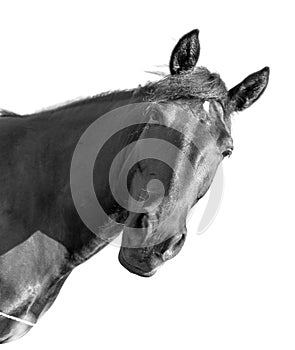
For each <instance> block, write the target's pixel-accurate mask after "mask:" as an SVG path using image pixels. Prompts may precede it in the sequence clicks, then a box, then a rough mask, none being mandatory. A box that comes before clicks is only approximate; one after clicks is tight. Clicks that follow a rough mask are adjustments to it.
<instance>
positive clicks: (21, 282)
mask: <svg viewBox="0 0 295 350" xmlns="http://www.w3.org/2000/svg"><path fill="white" fill-rule="evenodd" d="M199 51H200V50H199V43H198V31H192V32H190V33H188V34H187V35H185V36H184V37H183V38H181V39H180V41H179V43H178V44H177V46H176V47H175V49H174V50H173V52H172V56H171V60H170V70H171V76H169V77H168V78H167V79H163V80H162V81H160V82H159V83H155V84H154V83H151V84H148V85H146V86H145V87H142V88H141V87H140V88H138V89H134V90H130V91H121V92H120V91H119V92H113V93H109V94H105V95H101V96H98V97H95V98H91V99H86V100H83V101H79V102H74V103H70V104H68V105H65V106H63V107H58V108H55V109H52V110H45V111H41V112H39V113H35V114H31V115H26V116H17V115H15V114H13V115H9V114H6V115H5V116H2V118H1V119H0V166H1V173H0V184H1V185H0V240H1V246H0V312H3V313H6V314H7V315H10V316H15V317H18V318H19V319H22V320H24V321H28V322H32V323H35V322H36V321H37V320H38V318H39V317H40V316H41V315H43V314H44V312H45V311H46V310H47V309H48V308H49V307H50V305H51V304H52V303H53V301H54V300H55V298H56V296H57V295H58V292H59V290H60V288H61V287H62V285H63V283H64V281H65V280H66V278H67V277H68V276H69V274H70V273H71V271H72V270H73V269H74V268H75V267H76V266H77V265H79V264H80V263H82V262H84V261H85V260H87V259H89V258H90V257H91V256H92V255H93V254H96V253H97V252H98V251H99V250H101V249H102V248H104V247H105V246H106V245H107V244H108V243H109V242H111V241H112V240H113V239H114V238H116V237H117V236H118V235H119V234H120V233H121V232H123V238H122V247H121V249H120V253H119V260H120V262H121V264H122V265H123V266H124V267H125V268H127V269H128V270H129V271H130V272H132V273H136V274H138V275H140V276H151V275H153V274H154V273H155V271H156V270H157V269H158V267H159V266H161V265H162V264H163V262H165V261H167V260H169V259H171V258H172V257H174V256H175V255H176V254H177V253H178V252H179V251H180V249H181V247H182V245H183V243H184V241H185V237H186V227H185V219H186V216H187V213H188V211H189V210H190V208H191V207H192V206H193V205H194V204H195V203H196V202H197V201H198V200H199V199H200V198H201V197H202V196H203V195H204V194H205V193H206V191H207V190H208V188H209V186H210V184H211V182H212V180H213V177H214V174H215V172H216V169H217V167H218V165H219V164H220V162H221V161H222V159H223V158H224V157H225V156H227V155H229V154H230V153H231V152H232V149H233V146H232V138H231V135H230V115H231V113H232V112H234V111H239V110H242V109H244V108H247V107H248V106H250V105H251V104H252V103H253V102H254V101H256V100H257V99H258V98H259V96H260V95H261V94H262V92H263V91H264V89H265V87H266V85H267V81H268V72H269V71H268V68H265V69H263V70H262V71H259V72H257V73H254V74H252V75H251V76H249V77H248V78H246V79H245V80H244V81H243V82H242V83H240V84H239V85H237V86H236V87H234V88H233V89H231V90H230V91H229V92H228V91H227V89H226V88H225V85H224V83H223V82H222V80H221V79H220V78H219V76H217V75H216V74H211V73H210V72H209V71H207V70H206V69H199V70H198V69H197V70H195V71H194V72H193V69H194V67H195V65H196V63H197V59H198V56H199ZM205 101H207V102H208V101H209V107H208V108H207V107H205V104H204V102H205ZM141 103H147V108H145V110H144V113H139V115H138V125H135V126H132V127H130V128H129V129H126V130H125V131H124V130H123V132H121V133H118V135H117V139H116V142H110V143H109V145H108V147H106V148H105V150H104V152H101V154H100V155H99V157H98V160H97V162H96V163H95V167H94V169H93V183H94V187H95V191H96V194H98V195H99V196H100V197H101V198H102V201H103V202H104V205H105V207H106V208H107V209H108V210H109V213H110V214H111V215H110V217H112V218H113V219H115V220H106V221H105V222H103V225H102V226H101V228H100V232H99V234H96V233H94V232H92V231H91V230H90V229H89V227H88V226H87V225H86V224H85V222H83V220H82V219H81V217H80V215H79V213H78V212H77V207H76V206H75V204H74V202H73V197H72V192H71V183H70V172H71V162H72V157H73V153H74V152H75V149H76V146H77V144H79V142H80V138H81V135H82V134H83V133H84V131H85V130H87V128H88V127H89V126H90V125H92V123H93V122H95V121H96V120H97V119H99V118H102V117H103V116H104V115H105V114H107V113H108V112H110V111H113V110H115V109H118V108H119V109H120V108H123V107H126V106H128V105H131V104H132V105H135V106H140V104H141ZM128 111H131V109H130V110H128ZM134 111H135V112H136V113H137V112H138V111H139V109H137V107H135V108H134ZM124 118H125V117H124V116H122V117H121V123H122V125H123V126H124V123H125V121H126V122H127V119H126V120H125V119H124ZM126 118H128V113H127V114H126ZM147 139H150V140H156V139H165V140H166V141H168V142H169V143H171V144H175V145H177V147H178V148H179V149H180V150H181V152H180V153H179V154H178V155H174V153H173V152H172V153H171V154H172V156H171V164H172V168H173V169H171V167H170V168H169V167H167V166H166V165H165V164H163V162H160V161H158V160H156V159H145V160H142V158H143V157H142V155H144V154H145V152H146V149H145V147H144V146H141V143H140V141H146V140H147ZM192 140H195V141H192ZM196 145H197V146H196ZM126 146H130V150H131V153H130V154H131V155H129V156H128V155H127V154H126V153H124V152H123V153H122V154H123V158H122V161H121V163H120V162H119V163H118V164H117V168H116V169H115V174H117V176H118V180H117V187H116V190H117V191H118V193H121V187H122V186H123V185H122V184H123V182H124V176H123V173H124V169H125V165H126V164H127V158H128V157H129V160H130V157H131V158H134V159H135V160H136V159H138V160H139V161H138V162H137V163H136V165H135V166H134V167H132V169H131V170H130V174H129V177H127V183H128V190H129V192H130V194H131V196H132V197H133V198H134V199H135V200H137V203H141V204H142V203H144V205H143V206H142V209H143V212H138V211H136V210H133V211H132V210H126V209H123V208H122V207H121V206H120V205H117V203H116V202H115V201H114V198H113V197H112V196H111V195H110V191H109V187H108V186H107V183H108V181H109V178H108V176H106V174H108V171H109V168H108V167H109V166H110V165H111V160H112V159H113V158H114V157H115V155H116V154H117V153H118V152H119V151H121V150H123V149H124V147H126ZM150 150H152V147H151V149H150ZM153 152H154V153H156V152H157V149H156V148H155V149H154V150H153ZM185 159H189V162H190V164H191V168H192V170H191V171H190V172H189V171H188V170H187V168H188V165H187V162H186V160H185ZM157 179H158V180H160V182H161V183H162V184H163V187H164V197H163V198H160V196H159V193H160V190H159V187H158V184H157V182H155V180H157ZM147 193H148V194H149V196H148V201H146V202H140V201H142V198H143V197H144V196H145V195H146V194H147ZM129 199H130V198H127V199H126V198H123V201H127V202H128V200H129ZM172 204H173V205H172ZM173 206H174V207H173ZM172 207H173V210H174V213H175V215H173V217H171V216H170V215H171V210H172V209H171V208H172ZM128 208H130V207H128ZM167 217H170V219H169V220H167V219H166V218H167ZM134 228H140V230H141V231H140V232H141V235H138V234H136V232H138V231H136V230H134ZM30 328H31V325H30V324H25V323H22V322H18V321H16V320H13V319H9V318H6V317H4V316H1V315H0V342H8V341H11V340H14V339H17V338H19V337H20V336H22V335H24V334H25V333H26V332H27V331H28V330H29V329H30Z"/></svg>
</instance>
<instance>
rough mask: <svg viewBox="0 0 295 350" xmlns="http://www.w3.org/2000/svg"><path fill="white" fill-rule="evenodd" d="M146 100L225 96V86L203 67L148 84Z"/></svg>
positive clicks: (218, 97) (206, 98)
mask: <svg viewBox="0 0 295 350" xmlns="http://www.w3.org/2000/svg"><path fill="white" fill-rule="evenodd" d="M147 87H149V88H150V89H149V93H148V101H157V102H161V101H169V100H170V101H173V100H178V99H195V98H199V99H201V100H208V99H220V100H222V99H223V98H226V96H227V88H226V86H225V84H224V82H223V81H222V80H221V78H220V76H219V75H218V74H217V73H211V72H210V71H209V70H208V69H207V68H205V67H197V68H195V69H194V70H193V71H190V72H188V73H182V74H175V75H169V76H166V77H165V78H163V79H161V80H159V81H158V82H156V83H151V84H150V85H149V86H147Z"/></svg>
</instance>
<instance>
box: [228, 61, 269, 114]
mask: <svg viewBox="0 0 295 350" xmlns="http://www.w3.org/2000/svg"><path fill="white" fill-rule="evenodd" d="M268 78H269V67H265V68H263V69H261V70H260V71H258V72H255V73H253V74H251V75H249V76H248V77H247V78H246V79H244V80H243V81H242V82H241V83H240V84H238V85H236V86H235V87H233V88H232V89H230V90H229V92H228V96H229V100H230V105H231V110H232V111H234V112H238V111H242V110H244V109H246V108H248V107H250V106H251V105H252V104H253V103H254V102H255V101H257V100H258V98H259V97H260V96H261V95H262V94H263V92H264V90H265V89H266V87H267V84H268Z"/></svg>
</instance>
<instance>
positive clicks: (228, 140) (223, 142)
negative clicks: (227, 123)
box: [217, 128, 234, 153]
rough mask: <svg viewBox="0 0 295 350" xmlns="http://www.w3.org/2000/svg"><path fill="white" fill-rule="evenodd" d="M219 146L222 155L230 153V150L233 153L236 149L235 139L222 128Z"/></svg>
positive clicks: (218, 141)
mask: <svg viewBox="0 0 295 350" xmlns="http://www.w3.org/2000/svg"><path fill="white" fill-rule="evenodd" d="M217 145H218V147H219V148H220V152H221V153H223V152H225V151H228V150H229V151H232V150H233V148H234V145H233V139H232V137H231V135H230V133H229V132H228V131H227V130H226V129H225V128H222V129H221V130H220V134H219V137H218V139H217Z"/></svg>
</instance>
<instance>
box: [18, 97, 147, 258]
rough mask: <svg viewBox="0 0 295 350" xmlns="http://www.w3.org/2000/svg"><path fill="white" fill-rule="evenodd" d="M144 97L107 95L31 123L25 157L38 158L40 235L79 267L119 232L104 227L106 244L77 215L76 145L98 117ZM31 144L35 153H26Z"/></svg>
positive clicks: (35, 160) (32, 118)
mask: <svg viewBox="0 0 295 350" xmlns="http://www.w3.org/2000/svg"><path fill="white" fill-rule="evenodd" d="M143 98H144V97H143V96H142V94H138V95H136V96H135V94H134V92H122V93H115V94H113V95H110V96H109V98H108V96H104V97H102V98H101V99H100V98H98V99H97V100H95V101H94V100H93V101H92V100H90V101H89V102H88V103H82V104H81V105H79V104H78V105H74V106H73V107H71V106H69V107H67V108H61V109H57V110H53V111H47V112H42V113H40V114H36V115H32V116H30V117H29V118H28V119H27V123H26V124H27V130H29V131H28V133H29V137H27V139H29V141H28V145H27V146H26V147H24V152H25V153H27V152H28V151H30V153H31V154H32V155H34V156H32V157H33V159H32V160H31V163H32V168H33V169H35V170H34V171H36V167H34V164H38V171H39V182H40V183H39V184H38V194H37V195H38V196H39V197H41V199H39V202H42V203H46V210H42V209H44V208H40V212H39V217H44V212H46V215H47V217H46V218H45V220H43V221H42V222H41V226H42V227H41V231H42V232H49V235H50V236H51V238H53V239H55V240H57V241H59V242H61V243H62V244H63V245H64V246H66V247H67V248H68V250H69V251H71V252H72V256H73V257H74V260H75V263H81V262H83V261H85V260H87V259H88V258H89V257H91V256H92V255H93V254H95V253H96V252H98V251H99V250H101V249H102V248H103V247H105V246H106V245H107V244H108V243H110V241H111V240H112V239H115V238H116V237H117V236H118V234H119V233H120V232H119V231H120V227H118V226H114V227H113V226H112V225H111V224H109V223H106V225H105V228H104V232H103V234H104V235H105V236H106V237H108V239H107V240H106V239H102V238H101V236H100V237H98V236H97V235H95V234H94V233H93V232H91V231H90V230H88V228H87V227H86V226H85V224H84V223H83V222H82V220H81V219H80V217H79V215H78V214H77V212H76V209H75V207H74V204H73V201H72V196H71V189H70V167H71V160H72V155H73V152H74V149H75V147H76V144H77V142H78V140H79V138H80V137H81V135H82V134H83V132H84V131H85V130H86V129H87V127H88V126H89V125H90V124H91V123H92V122H93V121H95V120H96V119H97V118H98V117H99V116H102V115H104V114H105V113H107V112H109V111H111V110H112V109H114V108H118V107H121V106H124V105H127V104H130V103H136V102H140V101H142V100H143ZM32 140H33V141H32ZM32 142H33V143H34V145H35V146H34V147H35V151H34V152H32V151H31V150H29V149H28V148H31V146H29V145H31V144H32ZM26 148H27V149H26ZM40 189H41V190H40ZM39 202H38V201H37V202H36V203H39ZM47 203H48V204H47ZM38 223H39V224H40V222H39V221H38Z"/></svg>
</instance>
